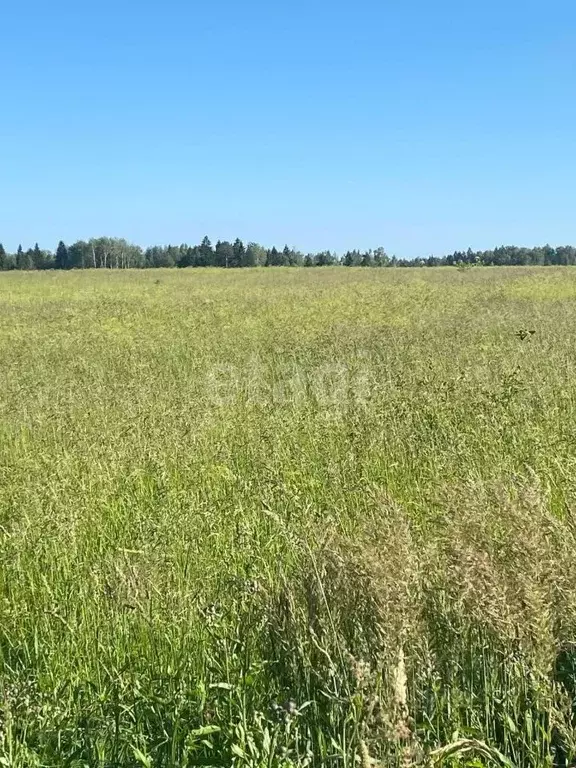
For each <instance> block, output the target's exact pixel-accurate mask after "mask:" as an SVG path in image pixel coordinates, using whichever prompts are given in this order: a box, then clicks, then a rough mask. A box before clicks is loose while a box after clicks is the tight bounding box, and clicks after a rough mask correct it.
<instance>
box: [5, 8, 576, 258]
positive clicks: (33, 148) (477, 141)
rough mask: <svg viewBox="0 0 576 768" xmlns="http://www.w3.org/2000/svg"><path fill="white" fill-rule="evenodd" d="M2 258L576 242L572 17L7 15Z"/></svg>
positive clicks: (93, 11) (480, 12)
mask: <svg viewBox="0 0 576 768" xmlns="http://www.w3.org/2000/svg"><path fill="white" fill-rule="evenodd" d="M0 28H1V29H2V44H1V47H0V62H1V64H0V109H1V116H2V117H1V119H0V241H2V242H3V243H4V245H5V246H6V247H7V248H9V249H11V250H13V249H15V248H16V246H17V245H18V243H19V242H22V243H23V245H24V247H27V246H28V245H32V244H33V243H34V242H35V241H38V242H39V243H40V245H41V246H42V247H47V248H55V246H56V243H57V241H58V240H59V239H60V238H63V239H64V240H66V241H67V242H71V241H73V240H75V239H77V238H81V237H82V238H87V237H91V236H97V235H101V234H108V235H113V236H123V237H126V238H128V239H130V240H133V241H134V242H137V243H140V244H142V245H145V244H154V243H167V242H172V243H179V242H184V241H186V242H197V241H198V240H199V239H201V237H202V236H203V235H204V234H206V233H207V234H209V235H210V237H211V238H212V239H213V240H216V239H218V238H221V239H233V238H235V237H236V236H240V237H242V238H244V239H245V240H257V241H260V242H262V243H264V244H266V245H272V244H277V245H283V244H284V243H289V244H291V245H295V246H297V247H299V248H301V249H303V250H309V249H310V250H313V249H314V250H316V249H321V248H331V249H334V250H337V251H339V252H342V251H344V250H346V249H347V248H350V247H353V246H358V247H370V246H378V245H383V246H384V247H385V248H386V250H387V251H388V252H389V253H396V254H397V255H398V256H403V257H413V256H420V255H428V254H430V253H435V254H441V253H444V252H447V251H452V250H454V249H456V248H458V249H459V248H466V247H468V246H471V247H473V248H488V247H491V246H493V245H498V244H503V243H515V244H522V245H536V244H543V243H545V242H551V243H552V244H562V243H573V244H576V192H575V187H574V177H575V172H576V3H574V2H573V0H562V1H560V0H549V1H548V2H547V3H544V2H543V1H542V0H539V1H538V2H534V1H533V0H522V1H521V0H499V1H498V2H496V0H484V1H483V2H474V1H470V0H460V1H459V2H456V1H455V0H435V1H434V2H432V0H403V1H401V0H395V1H394V2H386V1H385V0H379V1H378V0H354V2H351V1H350V2H341V1H340V0H331V1H330V2H328V1H327V0H308V2H304V1H303V0H293V1H292V2H286V3H277V2H273V1H272V0H269V1H268V2H264V0H246V1H245V2H239V1H238V0H236V1H233V0H207V1H205V2H197V1H196V0H165V1H164V2H162V3H160V2H150V0H139V2H135V0H116V2H111V0H100V1H99V2H93V3H82V2H78V0H75V2H70V1H68V0H66V2H63V1H62V0H54V2H51V3H46V2H44V0H20V2H18V3H16V1H15V0H5V2H4V3H3V4H2V8H1V9H0Z"/></svg>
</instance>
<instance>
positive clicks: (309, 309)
mask: <svg viewBox="0 0 576 768" xmlns="http://www.w3.org/2000/svg"><path fill="white" fill-rule="evenodd" d="M575 297H576V270H572V269H570V268H558V269H556V268H546V269H537V268H534V269H524V268H512V269H489V268H488V269H471V270H467V271H457V270H450V269H436V270H429V271H426V270H406V271H402V270H362V269H347V270H344V269H339V268H326V269H317V270H305V269H300V270H290V269H282V268H279V269H260V270H243V271H239V272H236V271H232V270H231V271H224V270H186V271H168V270H166V271H164V270H155V271H145V272H135V271H128V272H82V273H65V274H64V273H58V274H51V273H43V274H31V273H30V274H28V273H24V274H17V273H8V274H5V275H2V277H1V279H0V353H1V358H0V359H1V363H2V364H1V367H0V392H1V396H0V765H2V766H10V767H11V768H35V767H38V766H46V767H47V766H50V767H56V766H71V767H72V766H74V767H75V768H79V767H80V766H90V768H92V766H101V767H102V768H103V767H104V766H115V767H118V768H120V767H122V768H127V767H128V766H130V767H132V766H134V767H136V766H150V767H151V766H154V768H157V767H159V766H162V767H168V766H178V768H180V767H181V766H182V767H183V766H194V765H213V766H216V765H227V766H229V765H235V766H244V767H245V768H248V767H252V768H264V766H267V767H270V768H272V767H274V768H281V767H282V768H288V767H289V766H306V765H310V766H342V767H344V768H352V766H356V765H360V764H362V766H367V765H370V764H373V765H382V766H400V765H403V766H409V765H413V764H414V765H415V764H418V763H419V762H425V763H426V762H427V763H429V764H440V763H443V764H445V765H469V766H479V765H489V764H492V763H490V760H491V759H493V760H494V761H496V762H494V763H493V764H497V763H498V761H500V764H508V763H506V762H505V761H509V762H510V763H512V764H513V765H515V766H518V768H520V766H522V767H524V766H531V767H533V768H543V767H544V766H550V765H552V762H553V760H556V763H557V764H558V765H562V764H563V763H562V760H564V761H565V762H564V764H566V765H571V764H572V763H571V760H572V759H573V758H572V751H573V749H574V743H573V742H574V738H573V732H574V726H575V724H576V723H575V719H574V710H573V707H574V705H573V697H574V693H575V688H576V683H575V677H574V676H575V670H576V650H575V649H576V645H574V643H575V641H576V568H575V567H574V556H575V554H576V525H575V523H576V517H575V510H576V377H575V373H576V302H575V301H574V299H575ZM522 329H525V330H534V331H535V333H534V334H531V335H530V334H529V335H528V336H527V338H525V339H523V340H522V339H520V338H519V336H517V335H516V332H517V331H520V330H522ZM458 760H460V762H457V761H458ZM374 761H377V762H374Z"/></svg>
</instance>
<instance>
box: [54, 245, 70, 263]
mask: <svg viewBox="0 0 576 768" xmlns="http://www.w3.org/2000/svg"><path fill="white" fill-rule="evenodd" d="M68 266H69V264H68V248H66V246H65V245H64V243H63V242H62V240H60V242H59V243H58V247H57V248H56V256H55V258H54V268H55V269H68Z"/></svg>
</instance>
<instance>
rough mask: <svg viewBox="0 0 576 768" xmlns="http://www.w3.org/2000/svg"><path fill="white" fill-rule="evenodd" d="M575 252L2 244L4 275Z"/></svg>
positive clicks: (449, 262) (405, 263)
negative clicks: (401, 255)
mask: <svg viewBox="0 0 576 768" xmlns="http://www.w3.org/2000/svg"><path fill="white" fill-rule="evenodd" d="M574 264H576V247H573V246H571V245H563V246H559V247H557V248H554V247H552V246H550V245H545V246H538V247H536V248H521V247H518V246H512V245H507V246H500V247H498V248H494V249H493V250H489V251H473V250H472V249H471V248H468V250H467V251H455V252H454V253H452V254H448V255H446V256H441V257H439V256H428V257H424V258H416V259H398V258H396V256H389V255H388V254H387V253H386V251H385V250H384V248H375V249H370V250H367V251H361V250H352V251H347V252H346V253H345V254H344V255H343V256H338V255H336V254H335V253H333V252H332V251H319V252H317V253H306V254H305V253H302V252H301V251H298V250H296V249H294V248H290V247H289V246H288V245H286V246H284V248H282V249H278V248H275V247H274V248H265V247H264V246H262V245H259V244H258V243H253V242H250V243H247V244H246V245H245V244H244V243H243V242H242V240H240V239H236V240H235V241H234V242H233V243H231V242H229V241H227V240H219V241H218V242H217V243H216V244H215V245H212V243H211V242H210V240H209V238H208V237H205V238H204V239H203V240H202V242H201V243H200V244H199V245H187V244H186V243H184V244H182V245H166V246H159V245H155V246H152V247H150V248H145V249H144V248H141V247H140V246H138V245H134V244H132V243H129V242H127V241H126V240H124V239H122V238H114V237H98V238H92V239H90V240H78V241H76V242H75V243H72V244H71V245H66V244H65V243H64V242H63V241H60V242H59V243H58V246H57V248H56V250H55V251H54V252H52V251H47V250H43V249H41V248H40V247H39V246H38V243H36V245H35V246H34V248H28V249H27V250H24V249H23V248H22V246H21V245H20V246H18V250H17V251H16V253H8V252H7V251H6V250H5V249H4V247H3V246H2V244H1V243H0V270H2V271H7V270H13V269H17V270H33V269H36V270H45V269H129V268H132V269H144V268H148V267H224V268H240V267H298V266H304V267H322V266H330V265H342V266H346V267H440V266H457V267H462V268H464V267H468V266H473V265H484V266H520V265H540V266H548V265H574Z"/></svg>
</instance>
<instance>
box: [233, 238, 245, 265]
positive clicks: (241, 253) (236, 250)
mask: <svg viewBox="0 0 576 768" xmlns="http://www.w3.org/2000/svg"><path fill="white" fill-rule="evenodd" d="M232 252H233V256H232V263H231V264H230V265H229V266H231V267H244V266H246V265H245V264H244V262H245V258H246V248H244V243H243V242H242V240H240V238H239V237H237V238H236V240H235V241H234V245H233V246H232Z"/></svg>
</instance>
